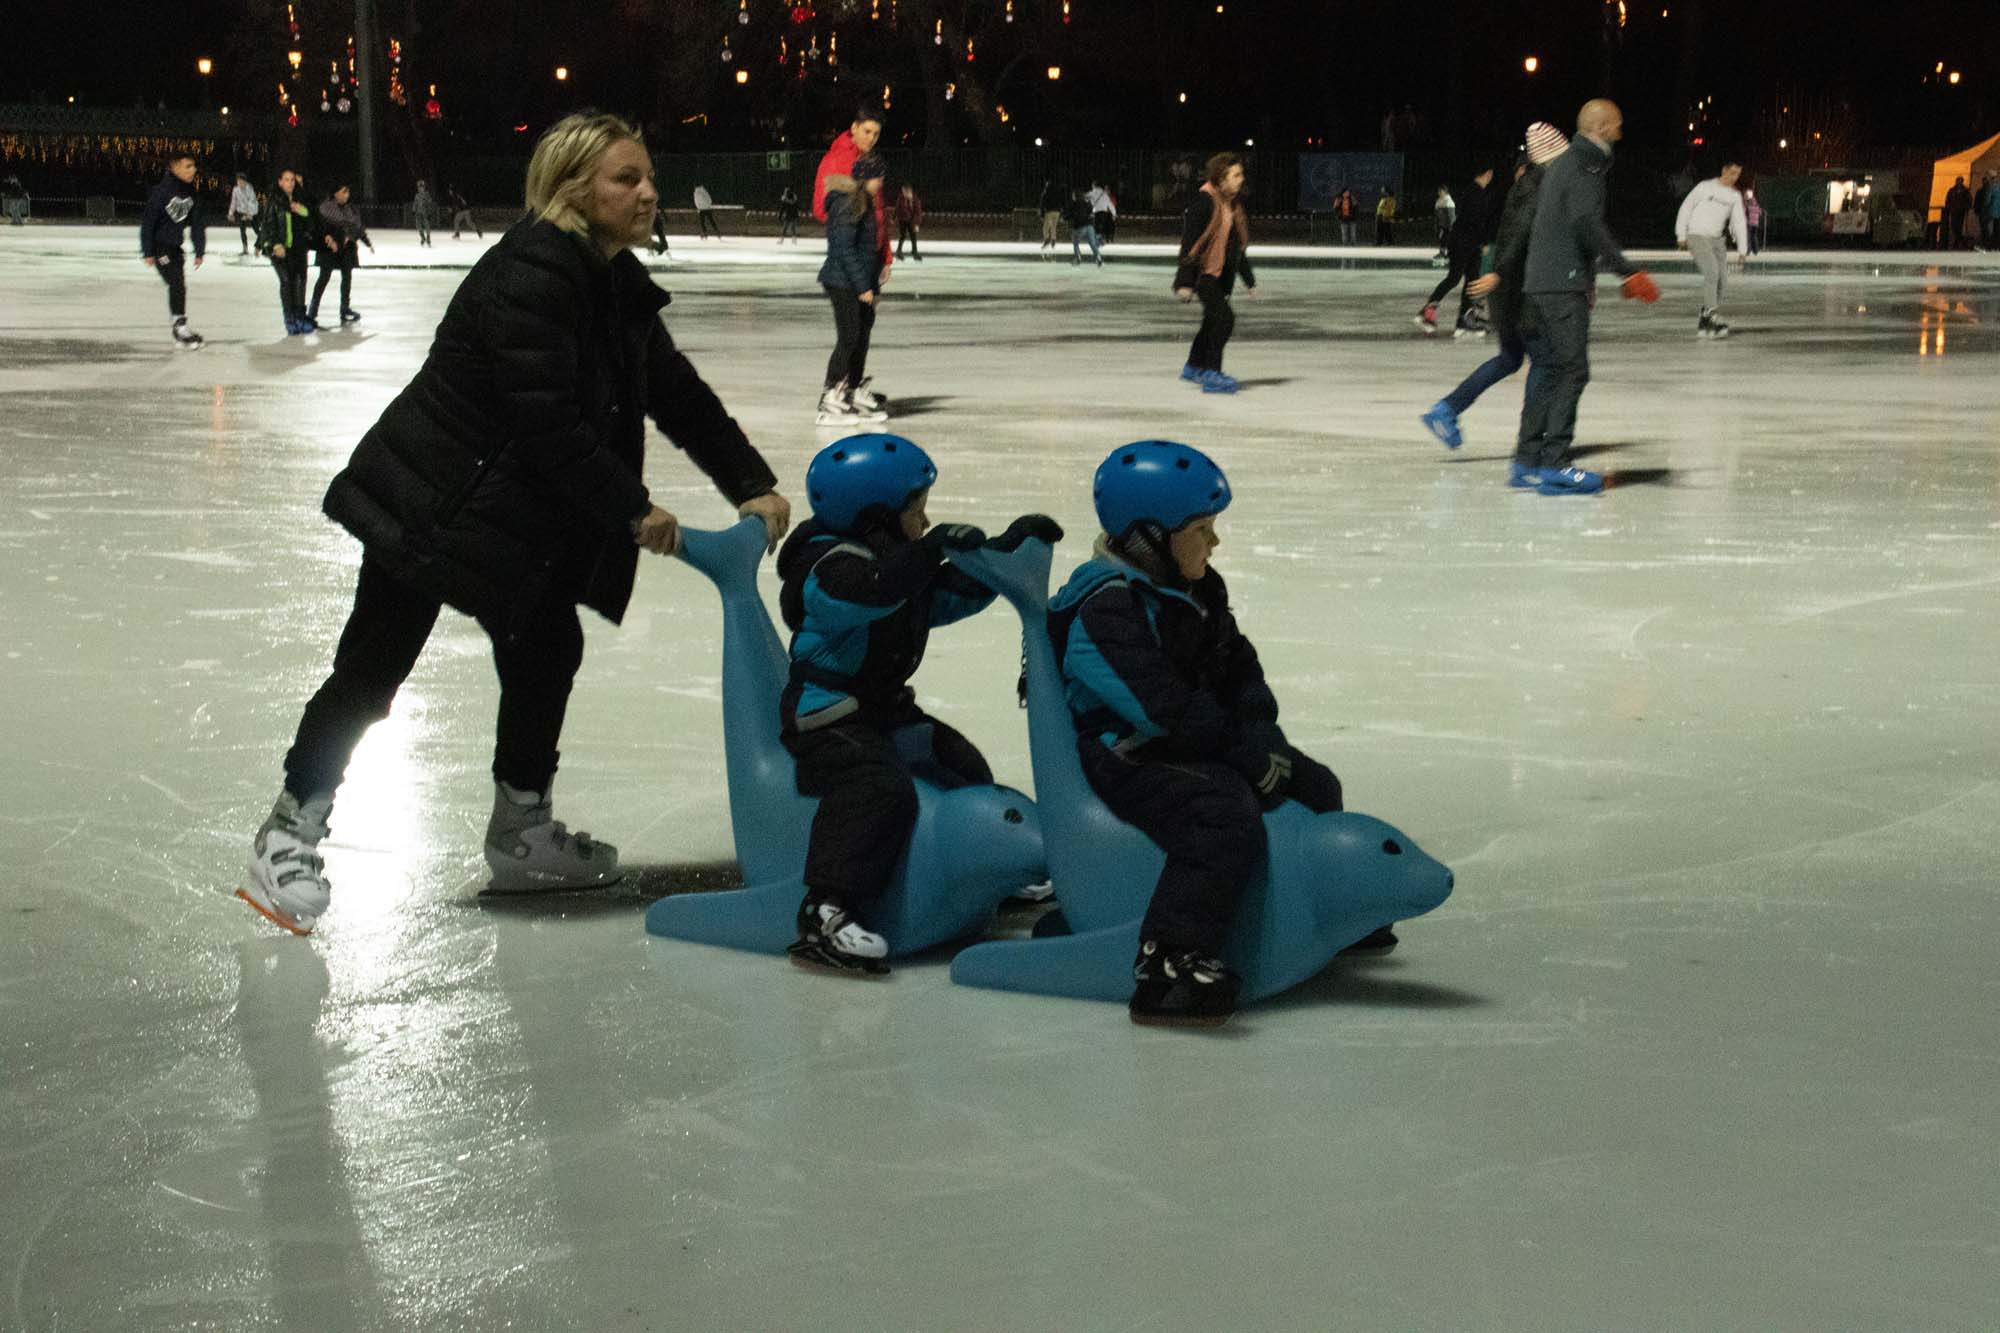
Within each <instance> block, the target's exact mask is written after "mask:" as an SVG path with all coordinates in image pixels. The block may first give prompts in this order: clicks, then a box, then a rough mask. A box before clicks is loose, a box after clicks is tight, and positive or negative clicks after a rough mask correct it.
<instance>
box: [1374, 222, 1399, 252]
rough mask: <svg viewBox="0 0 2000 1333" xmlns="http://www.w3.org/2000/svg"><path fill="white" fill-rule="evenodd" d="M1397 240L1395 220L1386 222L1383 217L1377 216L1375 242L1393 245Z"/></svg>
mask: <svg viewBox="0 0 2000 1333" xmlns="http://www.w3.org/2000/svg"><path fill="white" fill-rule="evenodd" d="M1395 240H1396V224H1395V223H1393V222H1384V221H1383V220H1382V219H1381V218H1376V219H1375V244H1377V245H1393V244H1394V243H1395Z"/></svg>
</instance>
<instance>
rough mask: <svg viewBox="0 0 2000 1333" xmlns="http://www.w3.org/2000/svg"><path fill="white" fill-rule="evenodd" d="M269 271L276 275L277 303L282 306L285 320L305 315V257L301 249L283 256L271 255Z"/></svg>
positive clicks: (296, 318)
mask: <svg viewBox="0 0 2000 1333" xmlns="http://www.w3.org/2000/svg"><path fill="white" fill-rule="evenodd" d="M271 271H272V272H273V273H276V274H277V275H278V304H279V305H280V306H282V307H283V308H284V311H285V322H286V323H288V324H289V323H291V322H292V321H293V320H298V319H304V318H305V317H306V257H305V254H304V252H302V251H287V252H286V253H285V255H284V257H283V258H280V257H279V256H277V255H272V256H271Z"/></svg>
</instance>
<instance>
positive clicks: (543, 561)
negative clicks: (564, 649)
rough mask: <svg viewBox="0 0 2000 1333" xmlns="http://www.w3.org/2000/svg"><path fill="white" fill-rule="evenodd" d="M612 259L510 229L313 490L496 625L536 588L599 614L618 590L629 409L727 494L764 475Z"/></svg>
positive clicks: (620, 607) (657, 303)
mask: <svg viewBox="0 0 2000 1333" xmlns="http://www.w3.org/2000/svg"><path fill="white" fill-rule="evenodd" d="M669 299H670V298H669V297H668V296H667V294H666V293H665V292H663V291H661V290H660V289H659V288H658V287H656V286H654V285H653V281H652V279H651V278H650V277H649V276H647V273H646V269H645V266H644V265H643V264H642V263H640V261H639V260H638V259H637V258H635V257H634V256H633V255H632V254H630V253H629V252H624V253H620V254H619V255H618V256H617V257H616V258H614V259H610V260H607V259H605V258H604V256H603V255H602V254H601V253H600V252H599V251H597V250H596V249H595V248H594V247H593V246H592V245H591V244H590V242H589V241H588V240H586V239H585V238H583V237H581V236H578V235H575V234H573V233H570V232H567V231H564V230H562V229H561V228H559V227H557V226H555V225H554V224H553V223H550V222H546V221H540V220H535V219H527V220H524V221H521V222H518V223H516V224H515V225H514V226H513V227H512V228H511V229H510V230H509V231H508V232H507V234H506V235H505V236H503V237H501V239H500V241H499V243H498V244H497V245H495V246H494V247H493V248H492V249H491V250H489V251H487V253H486V254H485V255H484V256H483V257H481V259H480V260H479V262H478V263H477V264H475V265H474V266H473V268H472V271H471V272H470V273H469V274H467V275H466V278H465V281H464V282H463V283H461V284H460V285H459V288H458V292H457V293H456V295H454V296H453V297H452V300H451V304H450V306H449V307H448V308H447V309H446V310H445V315H444V319H443V321H442V322H441V323H440V324H439V325H438V329H437V335H436V338H435V340H434V341H433V342H432V344H431V349H430V354H429V356H428V357H427V358H426V359H425V361H424V364H423V368H422V369H420V370H419V371H418V372H417V376H416V378H415V379H413V380H412V381H411V382H410V384H409V386H408V387H407V388H405V389H404V390H403V391H402V393H400V394H398V395H397V396H396V398H395V399H394V401H392V402H391V403H390V404H389V406H388V407H387V408H386V409H385V410H384V411H383V413H382V417H381V419H380V420H379V421H377V422H376V423H375V425H374V426H373V427H372V428H371V429H370V430H369V431H368V433H367V434H366V435H364V436H363V437H362V439H361V443H360V444H359V445H358V446H357V447H356V448H355V451H354V456H353V457H352V458H351V459H350V460H349V461H348V464H347V467H346V468H345V469H344V470H342V472H341V473H340V474H339V475H338V476H336V477H335V478H334V479H333V484H332V485H331V486H330V487H329V488H328V490H327V493H326V501H325V510H326V513H327V516H328V517H330V518H332V519H333V520H334V521H335V522H337V523H339V524H340V525H341V526H342V527H344V528H346V529H347V530H348V531H349V532H352V533H353V534H354V535H355V536H356V537H358V538H360V539H361V543H362V545H363V546H364V547H365V548H366V549H367V552H368V554H369V555H370V556H371V557H373V558H374V559H376V560H378V561H380V562H381V563H382V564H384V565H385V566H387V567H388V568H389V570H390V571H391V572H392V573H394V574H395V575H396V576H397V577H399V578H401V579H403V580H404V581H405V582H408V583H410V584H411V585H412V586H414V587H418V588H421V589H423V590H425V591H426V592H429V593H431V594H432V595H434V596H436V597H437V598H438V599H439V600H440V601H443V602H445V603H447V604H449V605H451V606H454V607H457V608H458V609H459V610H461V611H464V612H466V613H467V614H469V615H474V616H481V617H493V618H496V619H499V620H501V621H503V622H505V621H507V620H509V619H511V618H512V617H513V616H514V615H515V614H517V613H520V612H525V611H526V610H528V609H529V608H531V607H532V606H533V605H534V604H535V603H536V602H537V601H538V600H539V599H540V598H542V597H545V596H548V595H550V594H551V593H552V592H553V593H557V594H560V595H562V596H566V597H569V598H571V599H573V600H575V601H577V602H579V603H581V604H583V605H585V606H588V607H590V608H591V609H592V610H594V611H597V612H598V613H599V614H601V615H603V616H604V617H605V618H606V619H608V620H610V621H613V622H614V623H615V622H617V621H618V620H619V619H620V618H621V617H622V616H623V615H624V612H625V606H626V603H627V602H628V601H629V600H630V598H631V594H632V581H633V576H634V574H635V572H636V570H637V567H638V547H637V546H636V545H635V544H634V542H633V535H632V523H633V521H634V520H636V519H638V518H640V517H641V516H642V515H644V514H646V513H647V512H648V510H649V509H650V507H651V499H650V497H649V495H648V493H647V490H646V485H645V483H644V482H643V481H642V480H641V476H642V474H643V470H644V464H645V444H646V429H645V420H644V419H645V418H646V417H648V416H650V417H651V418H652V419H653V421H654V423H655V424H657V425H658V426H659V428H660V429H661V430H662V431H664V432H666V434H667V437H668V438H669V439H670V440H672V441H673V442H674V444H675V445H677V446H678V447H680V448H681V449H682V450H683V451H685V452H686V453H687V455H688V456H689V457H690V458H691V459H693V460H694V463H695V465H696V466H697V467H699V468H700V469H701V470H702V471H703V472H705V473H707V474H708V476H709V477H710V479H712V480H713V481H714V482H715V484H716V487H717V488H718V489H719V490H720V491H721V492H722V493H723V495H724V496H725V497H727V498H728V500H729V501H730V503H732V504H741V503H742V502H743V501H745V500H748V499H751V498H752V497H754V496H758V495H762V494H765V493H766V492H768V491H770V490H771V489H772V488H773V487H774V485H775V484H776V479H775V478H774V477H773V476H772V474H771V470H770V468H769V467H767V466H766V465H765V463H764V460H763V458H762V457H761V456H760V455H759V454H758V453H757V450H756V449H755V448H753V447H752V446H751V444H750V442H749V440H748V439H746V438H745V437H744V434H743V431H742V429H741V428H740V427H738V426H737V424H736V422H735V420H734V419H733V418H731V417H730V415H729V414H728V412H727V411H725V410H724V409H723V406H722V403H721V401H720V400H719V399H717V398H716V396H715V393H714V391H713V390H711V389H710V388H709V387H708V385H706V384H705V383H703V382H702V379H701V376H700V375H698V374H696V373H695V369H694V367H693V365H691V364H689V362H688V359H687V358H686V357H685V356H683V355H682V354H681V353H680V352H679V351H677V350H676V349H675V347H674V342H673V339H672V338H671V337H669V336H668V334H667V329H666V326H665V325H664V324H663V323H662V322H661V320H660V311H661V309H662V308H663V307H664V306H665V305H666V304H667V302H668V300H669Z"/></svg>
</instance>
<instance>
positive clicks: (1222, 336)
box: [1188, 273, 1236, 370]
mask: <svg viewBox="0 0 2000 1333" xmlns="http://www.w3.org/2000/svg"><path fill="white" fill-rule="evenodd" d="M1194 294H1195V299H1196V300H1198V301H1200V302H1201V328H1200V329H1198V330H1197V331H1196V332H1195V335H1194V344H1193V346H1191V347H1189V348H1188V364H1189V365H1191V366H1193V367H1194V368H1195V369H1196V370H1221V369H1222V349H1223V348H1224V347H1226V346H1228V345H1229V335H1230V334H1232V333H1234V332H1236V312H1235V311H1234V310H1233V309H1231V308H1230V305H1229V294H1228V293H1227V292H1225V291H1223V290H1222V282H1221V280H1220V279H1218V278H1211V277H1210V276H1209V275H1208V274H1206V273H1204V274H1202V275H1201V276H1200V277H1199V278H1196V279H1195V282H1194Z"/></svg>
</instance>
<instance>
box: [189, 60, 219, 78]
mask: <svg viewBox="0 0 2000 1333" xmlns="http://www.w3.org/2000/svg"><path fill="white" fill-rule="evenodd" d="M194 67H195V68H196V69H198V70H200V71H201V72H202V74H203V76H207V75H210V74H213V73H215V62H214V61H213V60H210V59H209V58H208V57H207V56H203V57H202V58H201V59H199V60H197V61H195V62H194Z"/></svg>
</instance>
